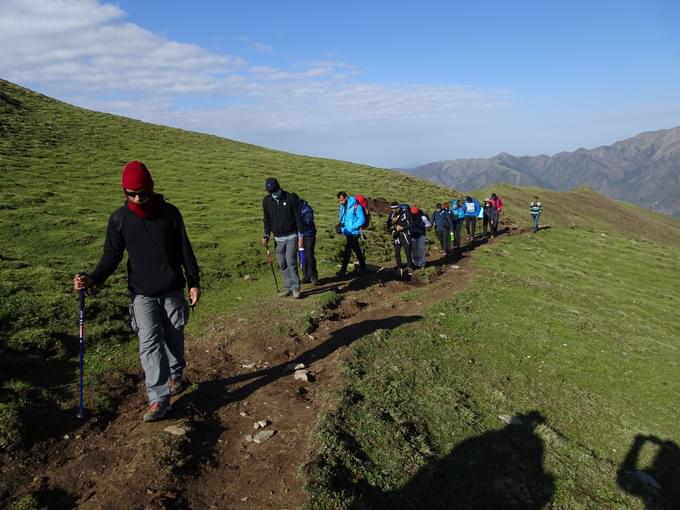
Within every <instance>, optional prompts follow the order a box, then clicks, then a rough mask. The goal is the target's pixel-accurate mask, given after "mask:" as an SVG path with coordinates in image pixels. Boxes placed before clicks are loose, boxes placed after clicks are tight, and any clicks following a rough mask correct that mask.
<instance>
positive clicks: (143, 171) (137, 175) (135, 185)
mask: <svg viewBox="0 0 680 510" xmlns="http://www.w3.org/2000/svg"><path fill="white" fill-rule="evenodd" d="M121 182H122V186H123V189H129V190H133V191H136V190H141V189H145V190H147V191H152V190H153V179H152V178H151V174H150V173H149V170H148V169H147V168H146V165H145V164H144V163H142V162H141V161H137V160H135V161H130V162H129V163H128V164H127V165H125V167H124V168H123V177H122V179H121Z"/></svg>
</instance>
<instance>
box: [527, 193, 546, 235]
mask: <svg viewBox="0 0 680 510" xmlns="http://www.w3.org/2000/svg"><path fill="white" fill-rule="evenodd" d="M542 212H543V204H541V203H540V202H539V201H538V195H534V198H533V200H532V201H531V203H530V204H529V214H530V215H531V222H532V226H533V229H534V232H538V230H539V228H540V227H539V220H540V219H541V213H542Z"/></svg>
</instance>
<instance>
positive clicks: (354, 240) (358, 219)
mask: <svg viewBox="0 0 680 510" xmlns="http://www.w3.org/2000/svg"><path fill="white" fill-rule="evenodd" d="M337 197H338V202H339V204H340V205H339V207H338V219H339V223H338V224H337V225H336V230H337V231H338V233H340V234H343V235H344V236H345V238H346V239H345V250H344V252H343V254H342V266H341V267H340V271H338V272H337V273H335V274H336V276H344V275H345V273H347V266H348V265H349V259H350V257H351V256H352V252H354V254H355V255H356V256H357V261H358V262H359V271H361V272H365V271H366V259H365V258H364V254H363V253H362V252H361V245H360V244H359V238H360V237H361V228H362V227H363V226H364V224H365V223H366V212H365V211H364V208H363V207H362V206H361V204H360V203H359V202H358V201H357V199H356V198H355V197H348V196H347V193H345V192H344V191H339V192H338V194H337Z"/></svg>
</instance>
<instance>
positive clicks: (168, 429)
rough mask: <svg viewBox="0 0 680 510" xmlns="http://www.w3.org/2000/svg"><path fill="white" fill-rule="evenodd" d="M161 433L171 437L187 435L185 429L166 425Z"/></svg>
mask: <svg viewBox="0 0 680 510" xmlns="http://www.w3.org/2000/svg"><path fill="white" fill-rule="evenodd" d="M163 432H167V433H168V434H172V435H173V436H186V435H187V429H186V428H184V427H181V426H179V425H168V426H167V427H165V428H164V429H163Z"/></svg>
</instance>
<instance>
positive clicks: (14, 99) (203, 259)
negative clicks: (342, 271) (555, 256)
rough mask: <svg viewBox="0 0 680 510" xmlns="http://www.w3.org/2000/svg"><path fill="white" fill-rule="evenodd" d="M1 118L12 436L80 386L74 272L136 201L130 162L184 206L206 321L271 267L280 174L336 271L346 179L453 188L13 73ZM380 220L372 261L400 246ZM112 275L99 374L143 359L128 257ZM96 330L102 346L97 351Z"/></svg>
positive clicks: (91, 357)
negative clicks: (272, 146) (307, 210)
mask: <svg viewBox="0 0 680 510" xmlns="http://www.w3.org/2000/svg"><path fill="white" fill-rule="evenodd" d="M0 119H1V122H0V164H1V166H2V169H3V186H2V189H0V236H1V237H0V245H1V246H2V250H1V251H0V303H1V304H0V332H1V335H2V337H1V342H0V349H1V350H2V352H0V374H1V375H0V385H2V389H3V390H4V392H3V397H2V400H1V401H0V446H8V445H12V444H15V443H17V442H20V440H21V433H22V431H28V430H29V429H30V427H25V426H24V425H25V424H26V423H35V422H38V423H39V422H40V421H41V417H42V416H44V415H45V413H47V412H48V411H50V410H53V407H54V405H55V403H56V402H60V401H61V402H68V401H71V399H72V396H73V390H74V379H73V376H74V374H75V373H76V371H77V366H76V365H75V364H74V363H73V360H74V355H75V353H76V351H77V345H78V342H77V340H78V339H77V303H76V298H75V296H74V294H73V292H72V291H71V289H70V286H71V283H70V282H71V279H72V277H73V274H74V273H75V272H77V271H81V270H90V269H91V268H93V267H94V265H95V264H96V262H97V260H98V259H99V256H100V255H101V250H102V246H103V240H104V233H105V229H106V224H107V220H108V216H109V214H110V213H111V212H112V211H113V210H115V209H116V208H117V207H119V206H120V205H121V204H122V203H123V200H124V199H123V195H122V192H121V190H120V172H121V169H122V167H123V165H124V164H125V163H126V162H128V161H130V160H133V159H139V160H141V161H144V162H145V163H146V164H147V166H148V167H149V169H150V170H151V172H152V175H153V178H154V181H155V185H156V191H157V192H160V193H162V194H164V195H165V196H166V198H167V199H168V200H169V201H170V202H172V203H173V204H175V205H177V206H178V207H179V208H180V210H181V211H182V213H183V215H184V219H185V223H186V226H187V231H188V233H189V236H190V238H191V240H192V243H193V245H194V250H195V252H196V254H197V258H198V261H199V264H200V266H201V271H202V278H203V281H202V286H203V291H204V296H203V301H202V304H201V307H200V310H201V312H200V313H197V314H196V317H195V320H194V321H193V323H192V325H191V331H192V332H194V333H200V330H201V328H202V327H203V325H205V324H207V323H209V322H210V320H212V318H214V317H215V316H216V315H218V314H221V313H223V312H224V311H225V310H227V309H229V308H233V307H234V306H235V303H234V299H233V296H232V295H231V294H230V288H232V286H233V285H235V284H238V282H239V279H240V277H241V276H243V275H246V274H258V273H264V271H265V270H266V269H267V267H266V261H265V257H264V253H263V251H262V249H261V246H260V239H261V237H262V206H261V200H262V197H263V196H264V191H263V188H264V181H265V179H266V178H267V177H269V176H276V177H278V179H279V181H280V182H281V184H282V186H283V187H284V189H288V190H291V191H296V192H298V193H299V194H300V195H301V196H302V197H304V198H306V199H307V200H309V201H310V203H311V204H312V206H313V207H314V208H315V212H316V217H317V224H318V227H319V233H318V241H317V246H318V258H319V259H320V261H321V268H320V270H321V271H322V274H323V273H325V274H328V273H329V272H330V271H331V270H333V271H334V270H335V267H334V264H335V261H336V260H337V257H338V250H339V248H340V246H341V245H342V239H341V238H340V237H339V236H336V235H335V233H334V229H333V226H334V225H335V223H336V216H337V200H336V197H335V194H336V192H337V191H339V190H346V191H348V192H350V193H364V194H366V195H368V196H372V197H380V196H386V195H389V197H387V198H391V197H394V198H398V199H400V200H406V201H416V202H418V203H427V202H432V201H433V200H434V198H433V197H437V196H439V195H440V194H441V193H442V189H441V188H439V187H437V186H435V185H433V184H429V183H426V182H424V181H419V180H418V179H415V178H413V177H409V176H406V175H402V174H399V173H395V172H390V171H386V170H381V169H376V168H369V167H366V166H360V165H355V164H350V163H344V162H340V161H331V160H326V159H319V158H309V157H301V156H295V155H292V154H286V153H283V152H277V151H272V150H267V149H264V148H260V147H255V146H252V145H247V144H243V143H237V142H233V141H229V140H225V139H222V138H218V137H215V136H208V135H203V134H197V133H192V132H187V131H182V130H178V129H172V128H167V127H162V126H157V125H150V124H145V123H142V122H138V121H134V120H130V119H126V118H122V117H117V116H113V115H108V114H103V113H96V112H92V111H88V110H84V109H81V108H76V107H73V106H70V105H67V104H65V103H61V102H58V101H55V100H52V99H50V98H48V97H45V96H42V95H39V94H36V93H33V92H31V91H28V90H26V89H24V88H21V87H18V86H15V85H13V84H11V83H9V82H6V81H1V80H0ZM380 223H381V221H380V219H379V217H376V218H375V225H376V227H377V226H378V225H379V224H380ZM376 227H374V228H376ZM379 230H380V229H378V228H376V230H375V231H372V232H369V233H368V237H369V242H368V260H369V262H375V261H377V260H383V259H384V258H385V256H386V254H387V253H389V247H388V246H387V244H386V238H385V236H384V235H383V234H382V233H381V232H380V231H379ZM108 287H109V288H108V289H107V290H106V291H105V292H104V293H102V294H101V295H100V297H98V298H97V299H90V300H88V308H87V317H88V318H89V321H88V322H87V324H86V334H87V336H88V346H90V351H89V352H88V364H89V367H88V370H89V374H90V375H96V373H98V372H111V371H112V370H113V369H114V368H115V367H116V366H124V365H125V364H126V363H127V364H134V362H135V361H134V359H135V354H134V342H133V343H132V344H130V345H129V346H128V347H121V346H126V345H128V341H129V339H130V332H129V330H128V329H126V320H127V319H126V317H127V313H126V312H127V310H126V304H127V297H126V285H125V263H124V262H123V263H122V264H121V267H120V268H119V271H118V272H117V273H116V274H115V275H114V276H113V277H112V278H111V279H110V280H109V282H108ZM243 306H245V305H243ZM93 318H94V320H93ZM196 319H197V320H196ZM93 343H100V344H101V345H100V346H99V347H98V348H97V350H94V351H93V350H92V349H91V346H92V344H93Z"/></svg>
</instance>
